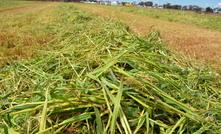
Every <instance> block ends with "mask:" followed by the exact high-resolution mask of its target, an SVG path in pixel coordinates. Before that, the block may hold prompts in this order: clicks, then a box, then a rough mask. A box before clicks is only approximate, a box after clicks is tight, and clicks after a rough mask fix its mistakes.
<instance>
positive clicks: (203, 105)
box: [0, 3, 221, 134]
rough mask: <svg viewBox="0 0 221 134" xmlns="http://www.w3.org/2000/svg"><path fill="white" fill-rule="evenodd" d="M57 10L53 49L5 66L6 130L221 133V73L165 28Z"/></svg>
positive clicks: (0, 88) (1, 79)
mask: <svg viewBox="0 0 221 134" xmlns="http://www.w3.org/2000/svg"><path fill="white" fill-rule="evenodd" d="M54 12H55V15H56V18H59V19H57V21H56V23H52V24H48V26H49V27H51V29H52V30H51V31H50V32H52V33H53V34H55V35H54V36H55V37H56V39H54V40H53V41H51V42H48V43H47V44H46V47H48V48H50V50H49V49H48V50H47V51H46V50H38V51H37V53H38V55H39V56H38V57H37V58H35V59H32V60H23V61H14V62H11V65H5V66H4V67H3V68H0V72H1V73H0V94H1V96H0V98H1V100H0V106H1V109H0V120H1V122H0V133H8V132H10V131H11V132H15V131H16V132H19V133H39V134H40V133H89V134H94V133H102V132H103V133H127V134H132V133H134V134H135V133H190V134H191V133H204V132H205V133H219V132H220V131H221V128H220V125H221V116H220V115H221V108H220V105H221V100H220V94H221V90H220V89H221V82H220V74H219V73H216V72H215V71H212V70H210V69H209V68H204V67H203V66H196V65H194V64H191V63H188V62H186V60H185V59H184V58H183V57H181V56H177V55H173V54H172V53H171V52H170V51H169V50H167V49H166V47H165V46H164V45H163V44H162V43H161V37H160V34H159V33H158V32H157V31H156V32H152V33H150V34H149V35H147V36H146V37H143V38H140V37H137V36H136V35H134V34H133V33H132V32H131V31H130V30H129V29H128V27H127V26H125V25H124V24H123V23H120V22H115V21H112V20H107V19H104V18H101V17H97V16H95V15H93V14H91V13H87V12H83V11H81V10H79V9H77V8H75V6H74V4H71V3H61V4H59V6H57V7H56V8H55V9H54ZM49 30H50V29H49ZM55 31H56V32H55Z"/></svg>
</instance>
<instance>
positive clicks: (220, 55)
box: [78, 4, 221, 69]
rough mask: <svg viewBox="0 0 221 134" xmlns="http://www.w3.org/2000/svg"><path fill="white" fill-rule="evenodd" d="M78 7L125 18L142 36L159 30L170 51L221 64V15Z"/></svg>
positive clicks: (102, 14) (216, 65)
mask: <svg viewBox="0 0 221 134" xmlns="http://www.w3.org/2000/svg"><path fill="white" fill-rule="evenodd" d="M78 6H79V7H81V8H82V9H84V10H87V11H90V12H93V13H94V14H97V15H100V16H104V17H108V18H112V19H114V20H118V21H122V22H124V23H126V24H127V25H128V26H130V28H131V29H132V30H133V31H134V32H135V33H137V34H138V35H141V36H146V35H147V34H148V33H149V32H150V31H152V30H155V31H156V30H157V31H159V32H160V33H161V36H162V37H163V41H164V42H166V44H168V46H169V47H170V49H171V50H175V51H176V52H184V53H185V55H187V56H189V55H190V56H191V57H194V58H195V59H199V61H201V60H204V61H206V63H207V64H208V65H212V66H215V67H216V68H219V69H220V67H221V17H218V16H211V15H202V14H193V13H189V12H181V11H171V10H163V9H146V8H131V7H116V6H99V5H88V4H79V5H78ZM156 16H158V17H156Z"/></svg>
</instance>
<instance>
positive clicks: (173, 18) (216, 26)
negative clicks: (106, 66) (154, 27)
mask: <svg viewBox="0 0 221 134" xmlns="http://www.w3.org/2000/svg"><path fill="white" fill-rule="evenodd" d="M92 6H99V7H103V8H108V9H112V10H116V11H119V12H128V13H133V14H137V15H142V16H148V17H150V18H155V19H160V20H165V21H168V22H177V23H181V24H187V25H191V26H198V27H202V28H206V29H211V30H217V31H221V17H220V16H212V15H204V14H197V13H190V12H186V11H178V10H167V9H154V8H136V7H125V6H122V7H120V6H102V5H92ZM190 30H191V29H190Z"/></svg>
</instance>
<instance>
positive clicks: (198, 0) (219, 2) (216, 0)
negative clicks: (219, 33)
mask: <svg viewBox="0 0 221 134" xmlns="http://www.w3.org/2000/svg"><path fill="white" fill-rule="evenodd" d="M111 1H117V0H111ZM118 1H119V2H122V1H123V2H134V1H136V3H139V2H140V1H144V2H145V1H149V0H118ZM150 1H152V2H154V4H160V5H162V4H165V3H167V2H168V3H171V4H180V5H198V6H201V7H209V6H210V7H218V6H219V7H221V0H150Z"/></svg>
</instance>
